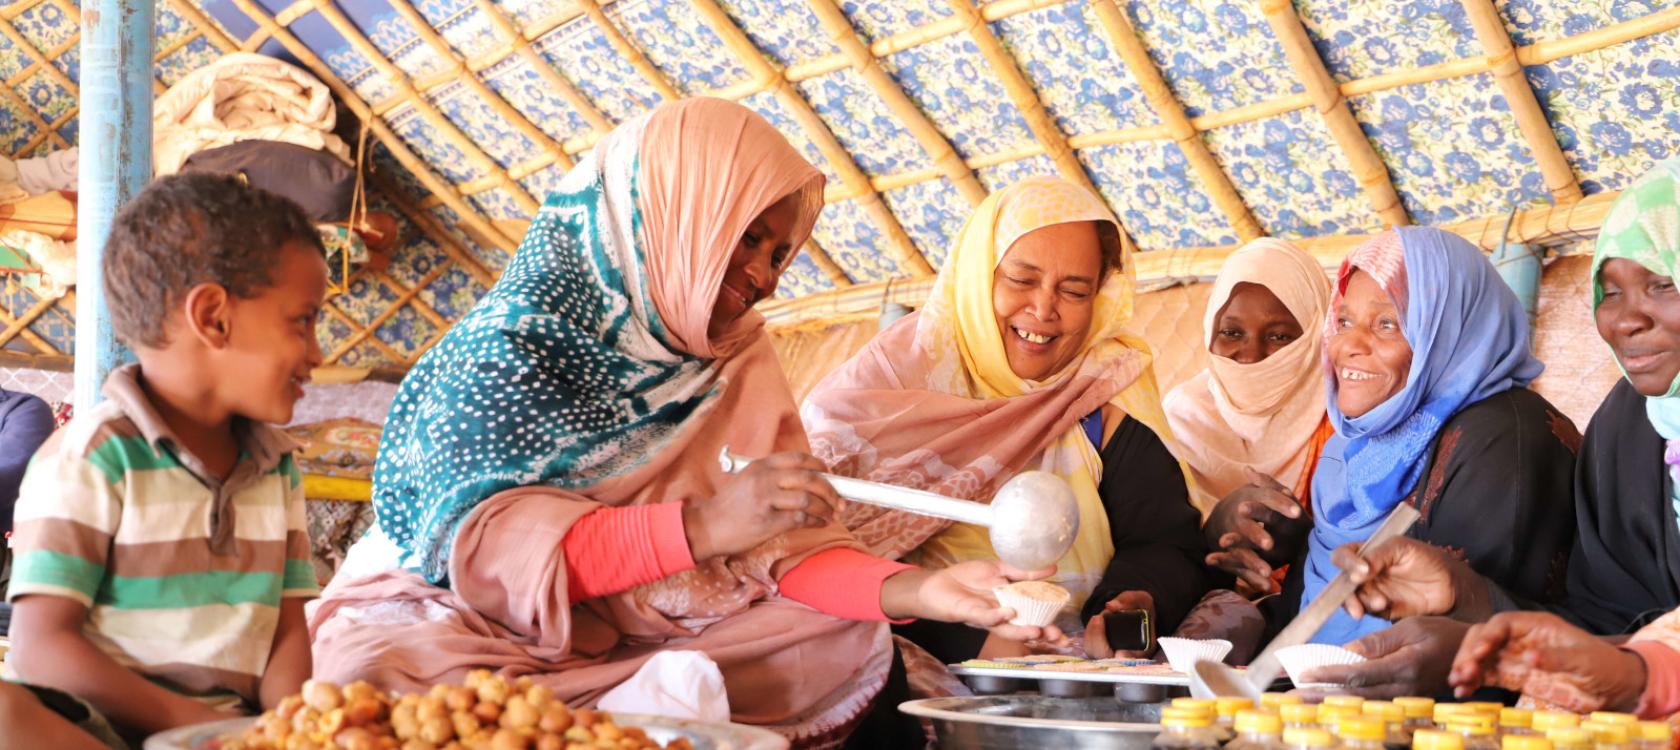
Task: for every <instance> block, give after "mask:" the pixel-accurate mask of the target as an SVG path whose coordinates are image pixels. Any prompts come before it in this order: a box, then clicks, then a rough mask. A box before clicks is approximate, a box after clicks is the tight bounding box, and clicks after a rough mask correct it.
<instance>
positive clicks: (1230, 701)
mask: <svg viewBox="0 0 1680 750" xmlns="http://www.w3.org/2000/svg"><path fill="white" fill-rule="evenodd" d="M1213 705H1214V711H1215V712H1216V713H1218V714H1219V718H1220V719H1221V720H1224V719H1226V718H1233V717H1235V716H1236V715H1237V712H1238V711H1247V710H1249V709H1252V708H1254V701H1251V700H1249V699H1247V698H1220V699H1218V700H1215V701H1214V702H1213Z"/></svg>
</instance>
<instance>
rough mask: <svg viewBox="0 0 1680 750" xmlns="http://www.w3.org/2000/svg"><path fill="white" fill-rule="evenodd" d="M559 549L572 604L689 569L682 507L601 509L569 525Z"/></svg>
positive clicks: (662, 504)
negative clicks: (564, 564)
mask: <svg viewBox="0 0 1680 750" xmlns="http://www.w3.org/2000/svg"><path fill="white" fill-rule="evenodd" d="M560 546H561V548H562V550H564V552H565V553H566V584H567V587H566V592H567V598H568V599H570V600H571V603H573V604H576V603H578V602H581V601H584V600H586V599H595V598H598V597H602V596H607V595H609V594H616V593H618V592H620V591H628V590H630V589H632V588H635V587H637V586H640V585H642V584H644V583H650V582H652V581H657V580H659V579H661V578H665V577H668V576H671V575H674V574H676V573H680V572H682V571H684V570H688V569H689V568H692V567H694V557H693V555H692V554H690V552H689V549H688V535H687V533H686V532H684V531H683V521H682V504H681V503H660V504H657V505H627V506H622V507H617V508H601V509H599V510H596V511H594V512H592V513H590V514H588V515H586V516H584V517H582V518H579V519H578V520H577V522H576V523H574V524H572V527H571V528H570V529H568V530H567V531H566V536H565V538H564V539H562V540H561V542H560Z"/></svg>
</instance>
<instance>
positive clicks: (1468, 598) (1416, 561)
mask: <svg viewBox="0 0 1680 750" xmlns="http://www.w3.org/2000/svg"><path fill="white" fill-rule="evenodd" d="M1330 560H1331V562H1333V563H1335V565H1336V567H1338V568H1341V569H1343V570H1345V571H1347V572H1348V578H1349V579H1351V580H1352V581H1353V582H1354V583H1355V584H1357V585H1358V588H1357V589H1355V590H1354V594H1353V596H1350V597H1348V600H1347V603H1346V604H1345V605H1344V606H1345V607H1346V609H1347V612H1348V614H1350V615H1352V616H1354V617H1356V618H1357V617H1362V616H1364V615H1366V614H1370V615H1374V616H1376V617H1381V618H1384V619H1388V620H1400V619H1403V618H1407V617H1420V616H1428V615H1447V614H1455V613H1459V614H1465V615H1466V617H1465V618H1464V619H1468V620H1470V621H1480V620H1482V619H1486V617H1489V616H1492V614H1493V613H1492V612H1491V611H1486V608H1485V607H1483V606H1480V605H1482V604H1485V603H1486V601H1487V599H1488V596H1487V594H1488V592H1487V586H1486V583H1485V582H1484V581H1483V580H1482V578H1481V576H1479V575H1477V574H1476V573H1475V571H1473V570H1471V569H1470V566H1469V565H1466V564H1465V563H1464V562H1462V561H1460V560H1456V559H1454V558H1453V557H1452V556H1450V555H1448V554H1447V551H1446V550H1443V549H1441V548H1440V547H1436V546H1433V545H1430V544H1427V543H1425V542H1420V541H1418V540H1416V539H1411V538H1408V537H1395V538H1393V539H1390V540H1388V541H1386V542H1383V543H1382V544H1379V545H1377V546H1376V547H1375V548H1373V549H1370V550H1366V552H1365V555H1364V557H1363V558H1361V557H1360V555H1359V545H1357V544H1344V545H1342V546H1341V547H1339V548H1337V549H1336V551H1335V553H1333V554H1332V555H1331V558H1330ZM1469 609H1475V610H1477V611H1476V612H1474V613H1470V612H1468V611H1467V610H1469Z"/></svg>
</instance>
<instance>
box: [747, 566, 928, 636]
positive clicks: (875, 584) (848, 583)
mask: <svg viewBox="0 0 1680 750" xmlns="http://www.w3.org/2000/svg"><path fill="white" fill-rule="evenodd" d="M914 568H915V566H913V565H905V564H904V563H900V562H894V561H892V560H883V559H881V558H879V557H874V556H871V555H868V554H865V553H863V552H859V551H857V550H855V549H848V548H845V547H840V548H836V549H831V550H825V551H823V552H818V553H817V554H815V555H812V556H810V557H808V558H805V560H804V561H803V562H801V563H799V564H798V565H795V566H793V569H792V570H789V571H788V572H787V573H786V574H785V575H783V576H782V580H781V581H780V582H779V583H780V586H781V591H782V595H783V596H786V597H787V598H789V599H792V600H794V601H796V602H799V603H800V604H803V605H805V606H807V607H810V608H811V609H814V610H817V611H818V612H822V613H824V614H830V615H834V616H835V617H842V618H845V619H848V620H864V621H870V622H892V623H894V624H899V625H902V624H904V623H907V622H910V620H891V619H889V618H888V617H887V614H886V613H885V612H882V611H881V586H882V585H883V584H885V583H886V580H887V579H888V578H890V577H892V576H893V575H896V574H898V573H902V572H904V571H906V570H913V569H914Z"/></svg>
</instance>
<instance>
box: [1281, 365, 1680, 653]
mask: <svg viewBox="0 0 1680 750" xmlns="http://www.w3.org/2000/svg"><path fill="white" fill-rule="evenodd" d="M1642 414H1643V412H1642ZM1580 441H1581V438H1580V433H1579V432H1577V431H1576V429H1575V425H1574V423H1572V422H1570V421H1569V418H1568V417H1565V416H1564V415H1563V414H1562V413H1561V412H1559V411H1558V410H1557V409H1556V408H1555V407H1553V406H1552V405H1551V403H1549V402H1547V401H1546V399H1545V398H1543V397H1541V396H1540V394H1538V393H1535V392H1534V391H1531V390H1528V389H1527V388H1512V389H1509V390H1507V391H1504V392H1502V393H1498V394H1495V395H1493V396H1489V397H1487V398H1485V399H1482V400H1481V401H1478V402H1476V403H1474V404H1472V405H1470V406H1468V407H1465V408H1464V409H1463V410H1461V411H1459V412H1458V413H1457V414H1455V415H1453V417H1452V419H1450V420H1448V421H1447V423H1446V425H1445V426H1443V427H1442V428H1441V432H1440V434H1439V435H1437V436H1436V438H1435V444H1434V446H1433V447H1432V448H1431V449H1430V453H1429V459H1428V462H1427V463H1426V464H1425V465H1424V470H1423V473H1422V475H1421V477H1422V479H1420V480H1419V481H1418V485H1417V487H1416V488H1415V489H1413V490H1412V493H1411V495H1409V496H1408V497H1407V498H1406V502H1407V503H1410V504H1412V505H1413V506H1415V507H1417V508H1418V509H1419V510H1420V511H1422V513H1423V517H1422V518H1421V519H1420V520H1419V521H1418V522H1417V524H1416V525H1414V526H1413V527H1412V530H1411V531H1410V532H1409V533H1408V534H1407V536H1410V537H1411V538H1413V539H1417V540H1419V541H1422V542H1427V543H1429V544H1432V545H1434V546H1436V547H1441V548H1443V549H1446V550H1447V551H1448V552H1449V553H1451V554H1453V555H1454V556H1456V557H1458V558H1460V559H1462V560H1465V561H1466V562H1468V563H1470V567H1471V568H1473V569H1475V571H1476V572H1477V573H1480V574H1481V575H1482V576H1483V577H1485V578H1487V579H1488V580H1490V581H1491V582H1493V583H1494V584H1495V585H1497V586H1498V587H1499V588H1500V589H1502V590H1503V593H1504V594H1505V595H1506V596H1508V597H1510V598H1512V599H1515V600H1516V601H1517V602H1520V603H1532V604H1535V605H1544V604H1547V603H1556V602H1561V601H1562V598H1563V591H1564V576H1565V570H1566V568H1567V565H1568V560H1569V553H1570V549H1571V547H1572V546H1573V544H1574V541H1575V524H1574V515H1573V513H1571V511H1570V509H1571V508H1572V507H1573V502H1574V501H1573V498H1572V495H1573V491H1572V485H1571V477H1572V476H1573V474H1574V470H1575V450H1576V449H1577V448H1578V447H1579V445H1580ZM1659 454H1660V450H1659ZM1659 458H1660V455H1659ZM1670 521H1671V522H1670V523H1669V526H1673V525H1674V524H1673V523H1672V519H1670ZM1300 567H1301V566H1300V565H1299V564H1297V565H1292V566H1290V574H1289V577H1288V578H1287V579H1285V581H1284V586H1283V593H1282V594H1279V595H1278V596H1275V597H1272V598H1271V599H1269V600H1267V602H1266V605H1265V606H1264V607H1263V609H1264V611H1265V612H1266V615H1267V628H1268V630H1269V631H1272V632H1274V633H1275V631H1276V630H1278V629H1279V628H1282V627H1283V625H1285V624H1287V623H1288V621H1289V620H1290V619H1292V618H1293V617H1294V615H1295V613H1296V612H1298V611H1299V609H1300V600H1301V590H1302V585H1301V574H1300ZM1268 640H1269V638H1268Z"/></svg>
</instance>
